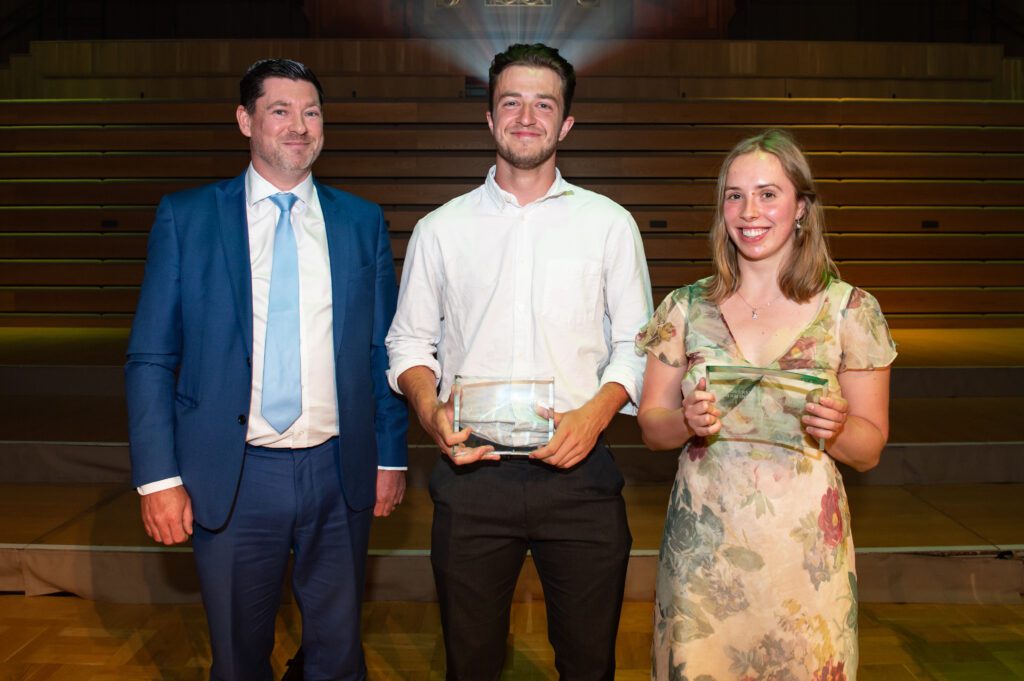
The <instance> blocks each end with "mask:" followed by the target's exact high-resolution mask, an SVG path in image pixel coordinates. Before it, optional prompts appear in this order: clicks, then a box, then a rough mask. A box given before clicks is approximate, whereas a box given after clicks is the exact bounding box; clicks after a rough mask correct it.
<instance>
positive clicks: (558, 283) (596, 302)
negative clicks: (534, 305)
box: [541, 258, 604, 325]
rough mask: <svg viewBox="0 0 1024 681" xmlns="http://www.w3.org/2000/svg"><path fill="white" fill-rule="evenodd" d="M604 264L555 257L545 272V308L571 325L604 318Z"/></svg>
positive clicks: (549, 315)
mask: <svg viewBox="0 0 1024 681" xmlns="http://www.w3.org/2000/svg"><path fill="white" fill-rule="evenodd" d="M603 293H604V292H603V290H602V286H601V263H598V262H593V261H588V260H569V259H562V258H555V259H552V260H550V261H549V262H548V264H547V271H546V272H545V273H544V290H543V298H542V302H541V310H542V312H543V314H544V316H545V317H548V318H550V319H553V320H559V321H561V322H563V323H565V324H567V325H571V324H579V323H581V322H594V321H596V320H599V319H601V316H602V312H603V309H604V295H603Z"/></svg>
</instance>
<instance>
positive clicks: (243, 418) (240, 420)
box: [238, 414, 248, 426]
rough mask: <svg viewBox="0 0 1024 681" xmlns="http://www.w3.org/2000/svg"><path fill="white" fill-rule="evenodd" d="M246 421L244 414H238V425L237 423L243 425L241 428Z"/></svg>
mask: <svg viewBox="0 0 1024 681" xmlns="http://www.w3.org/2000/svg"><path fill="white" fill-rule="evenodd" d="M247 420H248V419H246V418H245V414H239V415H238V423H239V425H243V426H244V425H245V422H246V421H247Z"/></svg>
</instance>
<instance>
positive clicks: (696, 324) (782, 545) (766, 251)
mask: <svg viewBox="0 0 1024 681" xmlns="http://www.w3.org/2000/svg"><path fill="white" fill-rule="evenodd" d="M717 192H718V193H717V199H718V201H717V204H716V212H715V218H714V223H713V225H712V228H711V248H712V253H713V260H714V274H713V275H712V276H710V277H708V278H706V279H702V280H700V281H698V282H696V283H694V284H691V285H689V286H684V287H682V288H680V289H677V290H676V291H674V292H672V293H671V294H670V295H669V296H668V297H667V298H666V299H665V301H664V302H663V303H662V304H661V306H660V307H659V308H658V309H657V311H656V312H655V314H654V317H653V318H652V319H651V321H650V322H649V323H648V324H647V326H645V327H644V329H642V330H641V332H640V334H639V335H638V337H637V350H638V352H642V353H643V352H645V353H648V354H649V357H648V362H647V373H646V376H645V381H644V391H643V396H642V398H641V402H640V410H639V416H638V418H639V422H640V426H641V428H642V430H643V435H644V442H645V443H646V444H647V445H648V446H649V447H650V448H652V449H656V450H663V449H672V448H676V447H679V446H680V445H683V450H682V454H681V456H680V459H679V469H678V473H677V475H676V480H675V484H674V486H673V488H672V494H671V499H670V502H669V507H668V513H667V518H666V521H665V534H664V538H663V541H662V546H661V553H660V559H659V566H658V580H657V596H656V599H655V630H654V648H653V670H652V678H655V679H672V680H677V681H680V680H686V681H726V680H735V679H738V680H742V681H753V680H759V681H760V680H763V681H769V680H770V681H802V680H807V681H853V680H854V679H855V678H856V675H857V650H858V649H857V576H856V572H855V568H854V549H853V541H852V538H851V535H850V514H849V509H848V506H847V500H846V491H845V489H844V488H843V481H842V478H841V477H840V475H839V472H838V471H837V470H836V466H835V461H841V462H843V463H845V464H848V465H850V466H852V467H853V468H855V469H857V470H867V469H869V468H871V467H873V466H874V465H875V464H877V463H878V458H879V455H880V454H881V451H882V447H883V446H884V445H885V442H886V439H887V438H888V430H889V419H888V409H889V365H890V364H891V363H892V361H893V359H894V358H895V356H896V351H895V347H894V345H893V342H892V339H891V337H890V335H889V330H888V327H887V326H886V323H885V318H884V317H883V316H882V313H881V311H880V309H879V307H878V303H877V302H876V301H875V299H874V298H873V297H872V296H871V295H870V294H868V293H866V292H864V291H863V290H861V289H858V288H854V287H853V286H850V285H849V284H847V283H845V282H843V281H841V280H840V279H839V277H838V273H837V271H836V267H835V264H834V263H833V262H832V260H831V258H830V257H829V255H828V250H827V247H826V243H825V239H824V234H823V213H822V208H821V204H820V202H819V199H818V196H817V194H816V193H815V189H814V181H813V179H812V178H811V174H810V170H809V168H808V165H807V161H806V159H805V158H804V156H803V154H802V153H801V152H800V150H799V148H798V147H797V146H796V144H795V142H794V141H793V139H792V138H791V137H790V136H789V135H788V134H787V133H785V132H782V131H778V130H769V131H766V132H764V133H762V134H760V135H758V136H756V137H753V138H750V139H748V140H744V141H743V142H741V143H740V144H739V145H737V147H736V148H735V149H733V150H732V152H731V153H730V154H729V156H728V157H727V158H726V160H725V162H724V164H723V165H722V170H721V172H720V174H719V178H718V189H717ZM712 367H713V369H712ZM684 443H685V444H684ZM826 452H827V453H826Z"/></svg>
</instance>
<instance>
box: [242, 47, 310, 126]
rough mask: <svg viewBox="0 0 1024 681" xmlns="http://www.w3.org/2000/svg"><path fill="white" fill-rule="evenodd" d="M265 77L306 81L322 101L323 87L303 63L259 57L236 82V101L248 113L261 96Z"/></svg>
mask: <svg viewBox="0 0 1024 681" xmlns="http://www.w3.org/2000/svg"><path fill="white" fill-rule="evenodd" d="M267 78H287V79H288V80H305V81H308V82H310V83H312V84H313V87H315V88H316V96H317V97H318V98H319V100H320V104H321V105H323V103H324V89H323V88H322V87H320V81H319V80H317V79H316V75H315V74H314V73H313V72H312V71H310V70H309V67H307V66H306V65H305V64H303V63H302V62H297V61H295V60H294V59H261V60H259V61H258V62H256V63H255V64H253V65H252V66H250V67H249V70H248V71H246V72H245V75H244V76H242V80H240V81H239V82H238V95H239V98H238V99H239V101H238V103H239V104H241V105H242V106H244V107H245V110H246V111H248V112H249V113H252V112H253V110H254V109H255V108H256V100H257V99H259V98H260V97H262V96H263V81H265V80H266V79H267Z"/></svg>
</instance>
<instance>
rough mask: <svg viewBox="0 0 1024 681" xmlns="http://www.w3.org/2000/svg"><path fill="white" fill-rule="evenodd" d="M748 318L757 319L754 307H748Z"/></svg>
mask: <svg viewBox="0 0 1024 681" xmlns="http://www.w3.org/2000/svg"><path fill="white" fill-rule="evenodd" d="M750 318H751V319H757V310H755V309H754V308H750Z"/></svg>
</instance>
